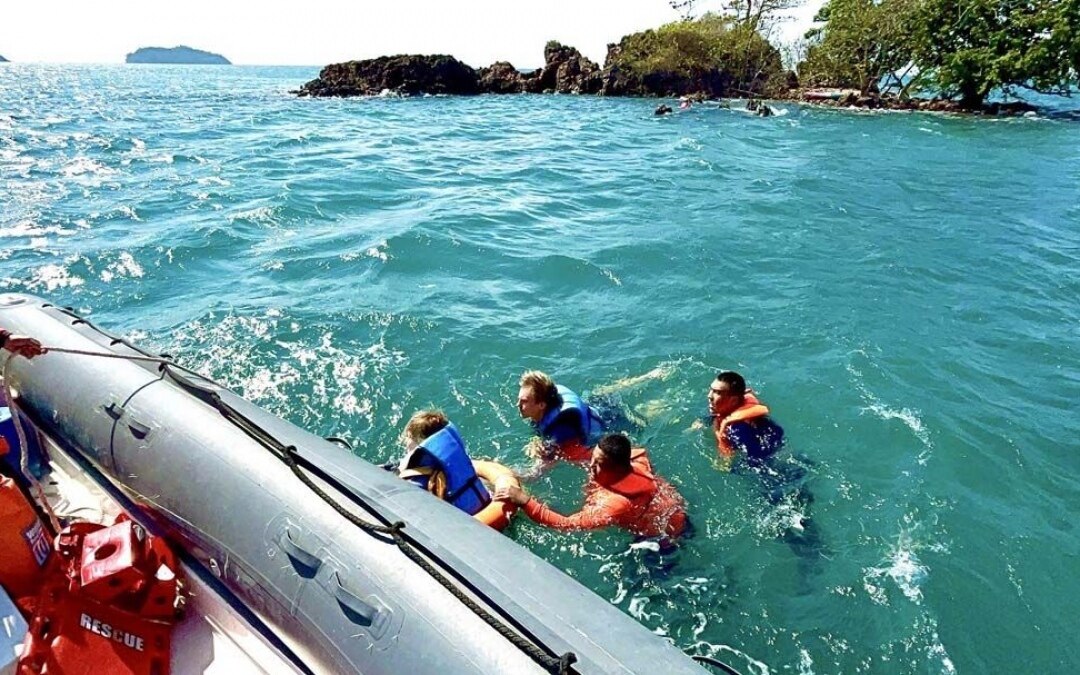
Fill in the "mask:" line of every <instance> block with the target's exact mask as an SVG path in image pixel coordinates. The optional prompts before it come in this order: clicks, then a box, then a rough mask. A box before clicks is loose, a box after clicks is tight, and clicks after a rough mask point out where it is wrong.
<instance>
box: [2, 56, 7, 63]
mask: <svg viewBox="0 0 1080 675" xmlns="http://www.w3.org/2000/svg"><path fill="white" fill-rule="evenodd" d="M7 62H8V60H7V59H5V58H4V57H3V56H0V63H7Z"/></svg>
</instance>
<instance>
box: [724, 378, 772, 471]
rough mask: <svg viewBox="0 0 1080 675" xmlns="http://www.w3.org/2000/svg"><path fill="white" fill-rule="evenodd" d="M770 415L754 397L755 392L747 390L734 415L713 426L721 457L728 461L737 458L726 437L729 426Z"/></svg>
mask: <svg viewBox="0 0 1080 675" xmlns="http://www.w3.org/2000/svg"><path fill="white" fill-rule="evenodd" d="M768 414H769V409H768V408H767V407H765V405H764V404H762V403H761V401H759V400H758V399H757V397H756V396H754V392H753V391H750V390H747V392H746V395H745V396H744V397H743V404H742V405H741V406H739V407H738V408H737V409H736V410H735V411H734V412H733V413H731V414H730V415H728V416H727V417H725V418H724V419H722V420H719V421H718V422H716V423H714V425H713V431H714V432H715V434H716V449H717V450H718V451H719V452H720V456H721V457H724V458H728V459H730V458H731V457H734V456H735V448H733V447H731V443H729V442H728V439H727V435H726V432H727V428H728V427H729V426H731V425H732V424H734V423H735V422H745V421H747V420H752V419H757V418H759V417H765V416H766V415H768Z"/></svg>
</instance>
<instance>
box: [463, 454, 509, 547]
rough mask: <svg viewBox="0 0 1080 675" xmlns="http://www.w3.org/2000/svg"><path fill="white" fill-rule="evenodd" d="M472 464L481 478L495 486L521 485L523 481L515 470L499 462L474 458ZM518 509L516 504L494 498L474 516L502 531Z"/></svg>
mask: <svg viewBox="0 0 1080 675" xmlns="http://www.w3.org/2000/svg"><path fill="white" fill-rule="evenodd" d="M472 465H473V469H475V470H476V475H477V476H480V479H481V480H483V481H484V482H485V483H487V484H489V485H491V486H492V487H493V488H495V487H503V486H504V485H509V486H513V487H521V482H520V481H518V478H517V476H515V475H514V472H513V471H511V470H510V469H509V468H508V467H505V466H503V465H502V464H499V463H498V462H490V461H487V460H483V459H474V460H472ZM492 491H494V490H492ZM517 509H518V507H517V505H516V504H513V503H511V502H503V501H496V500H494V499H492V500H491V503H489V504H488V505H487V506H485V507H484V508H482V509H480V510H479V511H477V512H476V513H475V514H473V518H476V519H477V520H479V521H480V522H481V523H483V524H485V525H487V526H488V527H493V528H495V529H496V530H498V531H499V532H502V531H503V530H505V529H506V527H507V526H508V525H509V524H510V519H511V518H512V517H513V516H514V514H515V513H516V512H517Z"/></svg>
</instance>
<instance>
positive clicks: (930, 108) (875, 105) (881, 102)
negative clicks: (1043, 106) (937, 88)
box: [788, 89, 1038, 116]
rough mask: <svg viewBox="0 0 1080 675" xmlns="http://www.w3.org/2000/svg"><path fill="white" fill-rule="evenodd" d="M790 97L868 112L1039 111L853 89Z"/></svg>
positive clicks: (1014, 105)
mask: <svg viewBox="0 0 1080 675" xmlns="http://www.w3.org/2000/svg"><path fill="white" fill-rule="evenodd" d="M788 98H791V99H793V100H798V101H802V102H803V103H811V104H814V105H822V106H830V107H837V108H866V109H868V110H913V111H914V110H917V111H922V112H942V113H969V114H976V115H1004V116H1011V115H1023V114H1026V113H1030V112H1035V111H1037V110H1038V108H1037V107H1035V106H1033V105H1031V104H1030V103H1025V102H1023V101H1010V102H1007V103H1003V102H996V101H995V102H992V103H987V104H985V105H983V106H982V107H981V108H977V109H974V110H973V109H971V108H965V107H964V106H962V105H961V103H960V101H956V100H953V99H947V98H903V99H900V98H897V97H896V96H883V95H881V94H879V93H876V92H871V93H869V94H866V95H863V94H860V93H859V92H858V91H857V90H851V89H802V90H793V91H791V92H790V95H789V97H788Z"/></svg>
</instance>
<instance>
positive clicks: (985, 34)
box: [799, 0, 1080, 109]
mask: <svg viewBox="0 0 1080 675" xmlns="http://www.w3.org/2000/svg"><path fill="white" fill-rule="evenodd" d="M817 19H818V20H819V21H823V22H824V25H823V26H822V27H820V28H818V29H815V30H814V31H811V32H810V33H809V34H808V35H807V37H808V38H809V40H810V46H809V48H808V50H807V57H806V60H805V61H804V62H803V63H802V64H800V66H799V74H800V77H801V78H802V79H803V81H807V82H810V83H812V84H819V85H829V86H843V87H856V88H858V89H860V90H861V91H862V92H863V93H864V94H865V93H868V92H869V91H871V90H873V89H874V87H875V86H876V84H877V83H878V82H879V81H880V80H881V78H882V77H884V76H887V75H889V74H890V73H892V74H895V73H896V72H897V71H900V70H904V71H906V72H909V73H914V74H917V75H918V77H917V78H915V79H914V82H915V83H916V84H917V85H918V86H919V87H921V88H922V89H923V90H926V91H931V92H934V93H937V94H943V95H945V96H949V97H958V98H959V99H960V103H961V105H962V106H963V107H965V108H969V109H975V108H978V107H980V106H981V105H982V104H983V103H984V101H985V100H986V98H987V96H989V95H990V94H991V93H992V92H994V91H995V90H1004V91H1010V90H1013V89H1015V88H1031V89H1036V90H1038V91H1043V92H1049V93H1067V92H1068V91H1070V89H1071V88H1072V87H1075V86H1076V84H1077V78H1078V76H1077V73H1078V71H1080V0H877V1H875V0H829V1H828V3H827V4H826V5H825V7H824V8H823V9H822V11H821V12H820V13H819V15H818V17H817Z"/></svg>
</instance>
